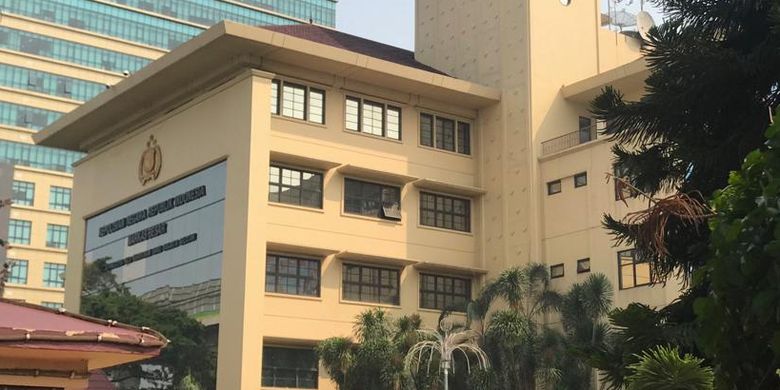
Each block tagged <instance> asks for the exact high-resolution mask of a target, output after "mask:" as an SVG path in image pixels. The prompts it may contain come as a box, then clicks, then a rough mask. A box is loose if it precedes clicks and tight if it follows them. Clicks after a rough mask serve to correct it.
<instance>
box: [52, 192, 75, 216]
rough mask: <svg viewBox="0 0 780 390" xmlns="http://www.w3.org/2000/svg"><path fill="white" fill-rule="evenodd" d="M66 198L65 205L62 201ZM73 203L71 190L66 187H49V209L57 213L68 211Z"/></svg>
mask: <svg viewBox="0 0 780 390" xmlns="http://www.w3.org/2000/svg"><path fill="white" fill-rule="evenodd" d="M65 198H67V200H68V202H67V203H65V202H64V201H63V199H65ZM72 203H73V189H71V188H68V187H60V186H51V187H49V209H50V210H59V211H70V209H71V205H72Z"/></svg>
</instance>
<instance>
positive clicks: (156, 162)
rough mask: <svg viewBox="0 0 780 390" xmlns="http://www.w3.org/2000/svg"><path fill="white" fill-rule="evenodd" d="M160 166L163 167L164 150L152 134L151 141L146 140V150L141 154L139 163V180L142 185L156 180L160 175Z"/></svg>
mask: <svg viewBox="0 0 780 390" xmlns="http://www.w3.org/2000/svg"><path fill="white" fill-rule="evenodd" d="M160 168H162V151H161V150H160V145H157V140H156V139H154V136H153V135H151V136H149V141H146V150H144V152H143V153H142V154H141V162H139V163H138V180H139V181H140V182H141V185H146V183H149V182H150V181H153V180H156V179H157V176H160Z"/></svg>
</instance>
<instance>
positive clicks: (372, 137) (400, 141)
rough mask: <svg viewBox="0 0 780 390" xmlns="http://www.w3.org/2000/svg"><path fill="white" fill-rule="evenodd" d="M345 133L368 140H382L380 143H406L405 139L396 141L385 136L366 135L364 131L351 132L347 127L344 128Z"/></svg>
mask: <svg viewBox="0 0 780 390" xmlns="http://www.w3.org/2000/svg"><path fill="white" fill-rule="evenodd" d="M344 132H345V133H347V134H352V135H359V136H361V137H366V138H369V139H377V140H380V141H387V142H392V143H394V144H399V145H403V143H404V141H403V138H402V139H395V138H390V137H384V136H381V135H375V134H370V133H364V132H362V131H357V130H350V129H347V128H346V127H344ZM402 137H403V135H402Z"/></svg>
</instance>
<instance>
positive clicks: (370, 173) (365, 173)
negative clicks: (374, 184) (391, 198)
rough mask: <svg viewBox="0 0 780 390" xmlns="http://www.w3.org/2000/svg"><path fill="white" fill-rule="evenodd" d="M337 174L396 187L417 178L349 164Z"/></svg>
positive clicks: (339, 169) (342, 167)
mask: <svg viewBox="0 0 780 390" xmlns="http://www.w3.org/2000/svg"><path fill="white" fill-rule="evenodd" d="M338 172H339V173H341V174H342V175H344V176H353V177H356V178H364V179H369V180H371V179H374V180H379V181H382V182H386V183H393V184H398V185H406V184H407V183H411V182H413V181H415V180H417V179H418V178H417V177H414V176H408V175H402V174H399V173H392V172H386V171H380V170H376V169H371V168H364V167H358V166H355V165H351V164H345V165H342V166H341V167H339V168H338Z"/></svg>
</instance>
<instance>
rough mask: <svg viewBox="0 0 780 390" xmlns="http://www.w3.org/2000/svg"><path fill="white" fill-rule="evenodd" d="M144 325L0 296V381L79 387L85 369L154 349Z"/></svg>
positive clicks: (159, 340) (157, 346)
mask: <svg viewBox="0 0 780 390" xmlns="http://www.w3.org/2000/svg"><path fill="white" fill-rule="evenodd" d="M167 344H168V340H167V339H166V338H165V337H164V336H163V335H162V334H160V333H159V332H157V331H155V330H152V329H149V328H139V327H135V326H130V325H125V324H121V323H118V322H116V321H112V320H101V319H97V318H92V317H88V316H83V315H79V314H74V313H70V312H68V311H65V310H62V309H59V310H57V309H48V308H45V307H41V306H37V305H32V304H27V303H20V302H15V301H10V300H7V299H0V386H2V385H11V386H41V387H53V388H62V389H65V390H75V389H85V388H87V385H88V378H89V376H90V371H94V370H99V369H102V368H107V367H112V366H117V365H120V364H125V363H131V362H135V361H139V360H145V359H149V358H152V357H155V356H157V355H159V353H160V350H161V349H162V348H164V347H165V346H166V345H167Z"/></svg>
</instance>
